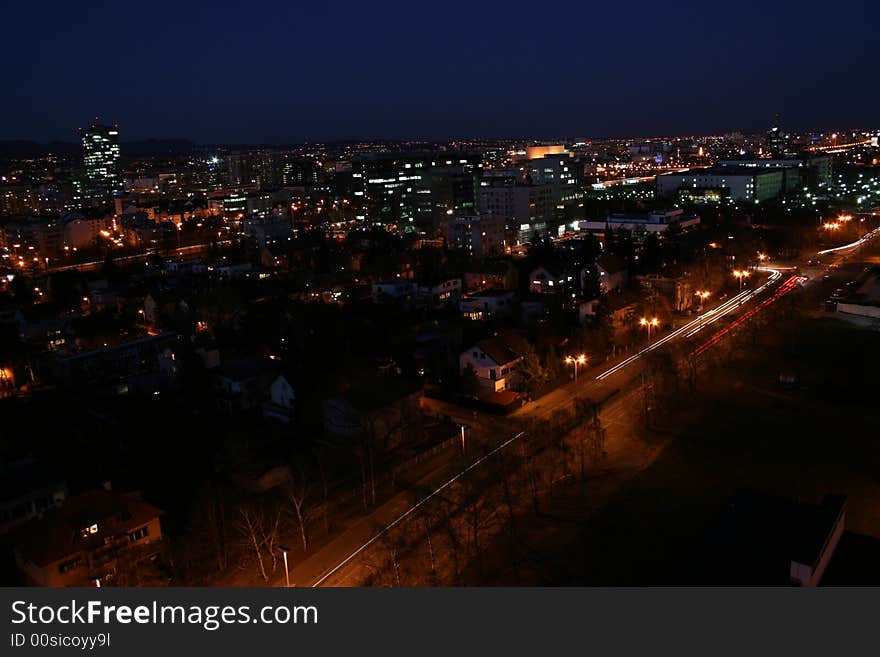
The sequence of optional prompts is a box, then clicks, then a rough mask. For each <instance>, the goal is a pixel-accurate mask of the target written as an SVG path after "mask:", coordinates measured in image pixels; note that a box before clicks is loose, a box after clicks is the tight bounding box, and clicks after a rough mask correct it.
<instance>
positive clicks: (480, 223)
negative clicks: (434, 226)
mask: <svg viewBox="0 0 880 657" xmlns="http://www.w3.org/2000/svg"><path fill="white" fill-rule="evenodd" d="M443 227H444V233H445V237H446V243H447V244H448V245H449V246H450V247H452V248H456V249H463V250H465V251H467V252H468V254H469V255H471V256H473V257H474V258H486V257H488V256H493V255H500V254H502V253H504V248H505V244H506V240H505V234H506V222H505V220H504V217H500V216H495V215H491V214H472V215H464V216H462V215H453V216H447V217H446V219H445V220H444V222H443Z"/></svg>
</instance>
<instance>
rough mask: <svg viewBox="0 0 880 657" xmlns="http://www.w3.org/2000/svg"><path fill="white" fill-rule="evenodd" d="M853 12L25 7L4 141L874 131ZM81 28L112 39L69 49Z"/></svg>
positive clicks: (869, 19) (857, 11) (866, 16)
mask: <svg viewBox="0 0 880 657" xmlns="http://www.w3.org/2000/svg"><path fill="white" fill-rule="evenodd" d="M848 4H849V5H851V10H850V11H849V12H848V14H847V18H846V20H845V21H841V24H840V25H837V24H835V23H834V21H833V20H832V21H830V29H829V20H828V16H827V8H826V7H825V6H824V5H823V4H820V3H818V2H802V3H797V4H796V5H795V4H793V3H781V4H778V5H772V6H762V7H761V8H760V9H761V11H760V12H758V11H755V10H754V9H756V7H753V6H752V7H749V6H747V7H744V8H743V9H744V10H743V11H739V12H735V13H734V14H731V13H730V12H726V11H724V9H723V8H715V7H701V8H700V10H699V11H698V12H695V11H693V10H690V9H688V8H676V7H661V6H657V5H654V4H648V3H635V4H633V3H630V4H628V5H626V6H620V7H577V6H573V7H557V8H556V10H555V11H553V10H550V11H549V12H547V11H545V12H544V13H543V14H542V18H543V22H542V24H541V26H539V27H538V28H537V29H530V26H531V25H532V24H533V23H532V22H531V20H532V14H531V12H530V11H529V8H528V6H527V5H525V4H522V3H513V4H511V3H507V4H505V5H503V6H499V5H496V4H492V3H490V4H488V5H481V6H480V7H470V8H466V7H465V6H464V5H461V4H455V3H453V4H452V5H447V6H446V9H447V11H446V12H445V13H443V14H439V13H438V12H432V10H431V9H430V8H424V7H416V8H412V7H409V6H407V5H404V4H401V3H385V4H383V5H382V6H381V7H372V8H371V9H370V10H369V11H367V10H365V9H364V8H361V7H358V6H356V5H351V3H345V2H343V3H336V4H334V5H333V6H331V7H317V6H306V7H296V8H289V7H286V6H285V5H283V4H280V3H276V2H262V3H258V6H256V7H253V8H252V9H253V11H251V12H250V13H249V14H247V16H241V15H239V13H237V12H236V11H235V10H234V7H232V6H231V4H230V3H219V4H214V5H212V7H211V11H206V10H205V9H206V8H205V7H202V6H198V5H196V6H186V7H174V8H172V7H171V6H165V5H159V6H157V9H156V11H155V12H153V13H150V14H145V13H144V12H140V11H138V10H136V9H133V8H122V9H119V10H118V11H117V12H116V13H111V12H106V11H103V10H102V9H101V8H79V7H77V8H75V9H74V8H72V7H66V6H64V5H62V4H57V5H55V6H54V7H53V9H52V11H50V12H42V11H41V12H40V13H39V14H37V12H36V10H35V9H34V8H32V7H26V6H18V7H13V8H10V9H9V10H8V11H9V15H10V24H16V25H20V26H21V27H22V28H26V29H19V30H16V31H15V32H13V33H12V34H11V35H10V36H9V38H8V39H7V40H6V42H5V43H4V46H3V49H4V51H5V52H4V60H5V61H12V62H15V63H16V65H14V66H10V67H9V68H8V69H7V71H6V76H7V78H8V86H9V87H10V88H11V89H13V92H12V96H11V100H13V101H14V102H10V103H7V104H6V105H5V106H4V108H2V110H0V120H2V125H3V126H4V128H3V131H2V132H0V139H4V140H5V139H29V140H34V141H38V142H46V141H52V140H62V141H66V140H69V139H72V137H73V135H74V134H75V128H76V127H77V126H81V125H83V124H85V123H87V122H88V121H90V120H91V119H92V118H93V117H94V116H95V115H98V116H99V117H101V119H102V120H106V121H112V122H116V123H119V124H120V125H125V126H127V133H128V135H129V138H130V139H145V138H151V137H155V138H186V139H191V140H193V141H196V142H198V143H298V142H303V141H329V140H333V141H336V140H346V139H403V138H413V139H415V138H420V139H443V138H452V137H460V138H469V137H479V136H488V137H505V136H511V137H516V136H520V135H528V134H533V133H535V132H541V133H543V134H546V135H548V136H551V135H564V134H569V135H577V134H584V135H599V136H608V137H614V136H629V135H643V136H644V135H651V134H656V135H675V134H718V133H723V132H729V131H734V130H742V131H758V130H760V129H762V128H764V127H765V126H766V125H767V124H768V123H769V122H770V121H771V120H772V117H773V116H774V115H776V114H780V115H782V116H783V117H784V119H785V118H786V117H787V118H788V120H787V121H785V123H786V126H785V127H786V129H787V130H791V131H802V130H808V129H817V128H821V127H822V126H825V125H828V126H830V125H831V124H836V125H840V126H841V127H844V128H848V127H850V126H851V127H853V128H855V127H867V128H870V127H871V126H870V125H867V124H869V123H870V121H871V120H873V116H872V109H871V108H872V106H873V105H875V104H876V102H877V101H878V99H880V98H878V94H880V92H878V91H877V89H876V87H874V88H872V87H871V85H870V84H866V82H867V81H870V80H871V79H872V75H873V73H872V58H871V51H870V47H871V32H870V30H871V25H874V24H876V22H877V18H878V8H877V7H876V6H872V5H868V4H866V3H848ZM852 5H855V6H852ZM750 9H752V10H750ZM435 14H436V15H435ZM169 16H173V17H174V18H175V20H167V19H168V17H169ZM544 25H547V26H550V28H549V29H546V28H544V27H543V26H544ZM617 25H619V26H621V27H618V28H617V29H610V26H617ZM233 26H234V28H235V30H236V32H235V33H234V34H233V33H232V32H231V29H232V28H233ZM568 26H575V30H576V29H577V28H578V27H580V29H581V30H582V31H581V32H577V31H574V32H573V33H570V32H567V31H566V28H567V27H568ZM606 28H607V29H606ZM91 31H93V32H94V33H95V34H104V35H107V36H106V38H102V39H95V40H91V41H89V42H88V43H85V44H84V45H83V46H82V47H81V48H78V49H74V50H71V49H69V48H67V47H66V43H67V42H66V41H65V39H64V35H66V34H72V33H77V34H83V33H90V32H91ZM34 35H37V36H36V37H35V36H34ZM206 35H209V36H206ZM35 38H36V39H37V41H38V43H39V48H36V49H35V48H34V47H33V46H34V39H35ZM816 43H822V44H823V46H822V47H814V44H816ZM115 51H119V52H120V53H121V56H115V55H114V56H111V55H110V53H111V52H115ZM22 52H28V53H29V56H28V57H27V58H22V57H21V55H20V53H22ZM782 82H784V84H780V83H782ZM855 89H857V90H858V91H859V99H858V101H856V100H855V99H852V100H850V98H849V94H850V93H851V92H852V91H853V90H855ZM817 92H818V93H817Z"/></svg>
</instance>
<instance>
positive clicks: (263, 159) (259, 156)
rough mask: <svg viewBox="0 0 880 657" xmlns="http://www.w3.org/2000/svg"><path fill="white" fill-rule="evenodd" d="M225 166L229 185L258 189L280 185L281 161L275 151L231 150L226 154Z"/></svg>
mask: <svg viewBox="0 0 880 657" xmlns="http://www.w3.org/2000/svg"><path fill="white" fill-rule="evenodd" d="M226 167H227V173H228V181H229V183H230V184H231V185H238V186H242V187H256V188H258V189H272V188H275V187H280V186H281V182H282V176H281V174H282V169H281V162H280V157H279V154H278V153H277V152H275V151H271V150H253V151H233V152H232V153H230V154H229V155H227V156H226Z"/></svg>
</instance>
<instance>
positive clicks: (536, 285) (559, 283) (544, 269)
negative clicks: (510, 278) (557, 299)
mask: <svg viewBox="0 0 880 657" xmlns="http://www.w3.org/2000/svg"><path fill="white" fill-rule="evenodd" d="M579 285H581V282H580V275H579V274H577V273H576V272H572V271H569V270H568V269H567V268H565V267H556V266H552V265H546V266H541V267H538V268H536V269H534V270H533V271H532V273H531V274H529V290H530V291H532V292H536V293H538V294H555V293H559V292H562V291H565V290H571V289H572V288H575V287H577V286H579Z"/></svg>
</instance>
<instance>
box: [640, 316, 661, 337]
mask: <svg viewBox="0 0 880 657" xmlns="http://www.w3.org/2000/svg"><path fill="white" fill-rule="evenodd" d="M639 324H640V325H642V326H644V327H645V328H647V329H648V342H650V341H651V327H652V326H653V327H654V328H656V327H657V326H658V325H659V324H660V320H659V319H657V318H656V317H652V318H651V319H648V318H647V317H642V318H641V319H640V320H639Z"/></svg>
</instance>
